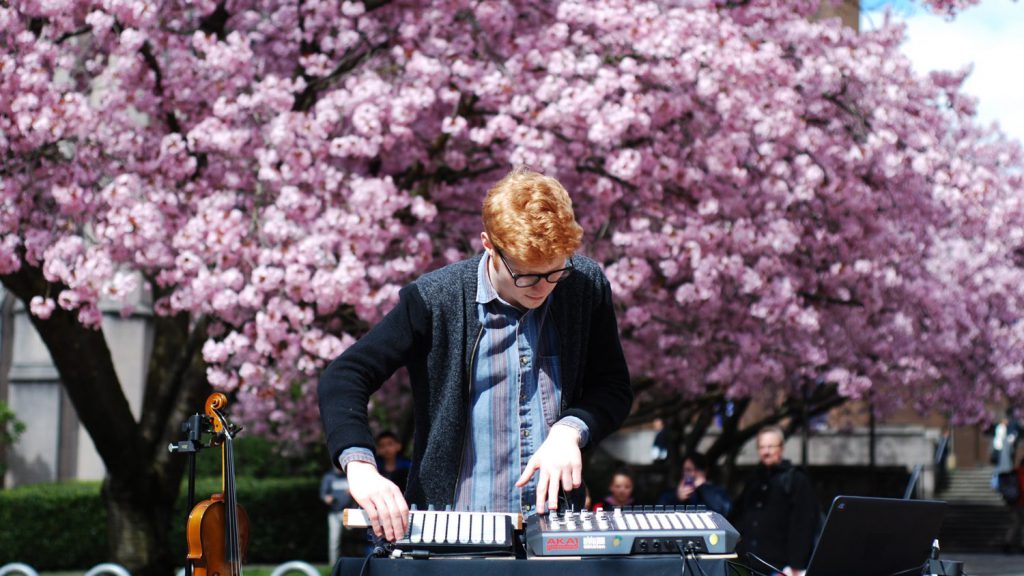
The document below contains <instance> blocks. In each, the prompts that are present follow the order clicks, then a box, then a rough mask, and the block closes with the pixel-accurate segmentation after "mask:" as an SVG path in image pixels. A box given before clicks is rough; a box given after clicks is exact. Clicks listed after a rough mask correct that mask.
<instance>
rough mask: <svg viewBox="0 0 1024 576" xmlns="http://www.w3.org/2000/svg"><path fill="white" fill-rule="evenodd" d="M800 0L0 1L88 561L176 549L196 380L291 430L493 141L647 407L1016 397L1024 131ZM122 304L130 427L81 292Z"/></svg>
mask: <svg viewBox="0 0 1024 576" xmlns="http://www.w3.org/2000/svg"><path fill="white" fill-rule="evenodd" d="M973 3H975V2H971V1H968V0H960V1H956V2H950V1H940V0H932V1H931V2H928V3H927V4H930V5H931V6H932V7H933V8H934V9H936V10H938V11H942V12H944V13H950V14H952V13H955V12H956V11H957V10H960V9H963V8H966V7H967V6H969V5H970V4H973ZM818 4H819V2H818V1H816V0H799V1H787V2H782V1H769V0H748V1H741V0H729V1H726V0H688V1H687V0H677V1H669V0H664V1H660V2H659V1H648V2H643V1H634V0H594V1H587V2H584V1H581V0H563V1H527V0H501V1H494V2H475V1H468V0H434V1H432V2H413V1H409V0H391V1H388V0H365V1H364V2H354V1H341V0H312V1H306V2H302V3H295V2H283V1H280V0H230V1H229V0H222V1H220V2H217V1H214V0H192V1H189V2H179V1H177V0H167V1H157V0H12V1H11V2H9V3H5V4H4V5H3V6H0V42H3V44H4V47H5V50H4V51H3V53H2V54H0V94H2V95H3V98H2V99H0V149H2V150H3V154H4V156H3V158H4V160H3V165H2V172H0V177H2V180H0V280H2V282H3V284H4V286H5V287H6V288H7V289H8V290H10V291H11V292H12V293H14V294H15V295H16V296H17V297H18V298H19V299H21V300H22V301H24V302H25V304H26V306H28V307H29V308H30V310H31V312H32V318H33V322H34V325H35V327H36V329H37V330H38V331H39V333H40V335H41V336H42V337H43V340H44V342H45V343H46V344H47V346H48V347H49V349H50V351H51V354H52V355H53V357H54V362H55V364H56V366H57V368H58V370H59V371H60V374H61V377H62V381H63V384H64V386H65V388H66V389H67V390H68V393H69V395H70V397H71V399H72V402H73V403H74V405H75V408H76V410H77V411H78V413H79V416H80V418H81V419H82V422H83V424H84V425H85V427H86V428H87V430H88V431H89V433H90V435H91V437H92V438H93V440H94V442H95V443H96V446H97V448H98V450H99V452H100V455H101V457H102V458H103V460H104V463H105V464H106V466H107V470H108V478H107V481H106V483H105V494H106V495H107V498H108V508H109V510H110V515H111V519H112V520H111V521H112V523H113V531H112V533H114V534H115V535H116V537H115V538H114V539H113V543H112V546H113V551H112V553H113V557H114V559H115V560H117V561H119V562H121V563H123V564H125V565H126V566H128V567H129V569H130V570H131V571H132V572H133V573H140V574H149V573H153V574H155V573H158V572H161V573H165V572H166V570H168V567H169V566H171V565H172V563H173V560H172V559H170V558H169V556H168V554H169V553H168V551H167V544H166V538H165V536H166V534H167V526H168V525H169V523H170V521H171V519H170V518H169V516H168V515H169V510H170V503H171V502H172V501H173V498H174V496H175V495H176V494H177V490H178V485H179V482H180V478H181V462H180V459H179V458H174V457H171V456H168V455H167V454H166V448H165V447H166V445H167V442H168V441H169V440H173V439H175V438H177V436H178V429H177V426H178V423H179V422H180V421H181V420H182V419H183V418H184V416H185V415H187V414H188V413H190V412H192V411H195V409H196V407H197V406H198V405H201V401H202V398H203V397H204V395H205V393H206V392H207V391H209V389H211V387H212V388H213V389H217V390H221V391H225V392H227V393H229V394H230V395H231V396H232V398H233V399H234V402H235V404H234V406H235V407H237V410H235V414H236V416H237V417H238V418H239V419H240V420H242V421H243V422H244V423H245V424H246V426H247V427H248V429H249V430H250V431H253V432H255V433H260V434H264V435H267V436H270V437H274V438H277V439H278V440H280V441H281V442H282V443H284V444H285V445H288V446H294V447H300V446H303V445H309V444H315V443H318V442H320V438H321V436H320V430H319V419H318V417H317V413H316V399H315V382H316V378H317V375H318V373H319V371H320V370H321V369H322V368H323V367H324V366H325V365H326V363H327V362H329V361H330V360H331V359H333V358H334V357H335V356H336V355H337V354H338V353H339V352H341V351H342V350H344V349H345V347H346V346H347V345H348V344H349V343H351V342H352V341H353V340H354V339H355V338H357V337H358V336H359V335H360V334H361V333H363V332H364V331H365V330H366V329H367V327H368V326H370V325H372V324H373V323H374V322H375V321H377V320H378V319H379V318H380V317H381V315H382V314H383V313H384V312H386V310H387V309H388V307H389V306H390V304H392V303H393V302H394V301H395V298H396V295H397V291H398V289H399V287H400V286H401V285H402V284H403V283H405V282H407V281H409V280H410V279H411V278H413V277H414V276H415V275H416V274H417V273H419V272H421V271H424V270H426V269H429V268H432V267H436V266H439V265H442V264H444V263H446V262H450V261H454V260H457V259H459V258H462V257H465V256H466V255H467V254H470V253H472V252H474V251H476V250H478V249H479V243H478V241H477V237H478V234H479V229H480V221H479V204H480V201H481V199H482V197H483V194H484V192H485V190H486V189H487V187H488V186H489V185H490V184H491V183H492V182H494V181H495V180H496V179H497V178H499V177H500V176H501V175H503V174H504V173H505V172H506V171H507V170H508V169H509V167H510V166H512V165H514V164H520V163H525V164H529V165H531V166H534V167H535V168H537V169H540V170H543V171H545V172H546V173H549V174H551V175H553V176H555V177H557V178H559V179H560V180H561V181H562V182H563V183H564V184H565V185H566V187H567V188H568V189H569V190H570V192H571V193H572V195H573V197H574V202H575V205H576V209H577V214H578V217H579V219H580V221H581V223H582V225H583V226H584V229H585V230H586V237H585V245H584V248H583V251H584V252H586V253H587V254H589V255H591V256H593V257H595V258H597V259H598V260H600V261H601V262H602V263H603V264H604V265H605V266H606V270H607V273H608V276H609V279H610V280H611V282H612V284H613V287H614V289H615V292H616V297H617V300H618V304H619V307H620V327H621V330H622V333H623V337H624V345H625V347H626V350H627V354H628V359H629V362H630V366H631V370H632V372H633V374H634V375H635V376H636V379H637V384H638V387H639V388H640V389H642V390H643V391H644V392H645V394H648V395H650V396H651V397H653V396H658V397H659V398H664V397H665V396H666V395H669V396H673V397H675V398H676V399H678V401H679V402H684V401H685V402H687V403H690V404H692V405H693V406H701V407H706V406H710V405H711V403H713V402H714V401H718V400H720V399H733V400H735V401H737V402H742V403H749V402H759V403H773V404H774V403H779V404H780V405H781V406H782V407H783V410H782V411H781V412H779V413H778V414H779V415H780V417H781V416H782V415H786V414H792V413H793V411H794V410H796V409H797V408H796V407H795V406H796V405H797V404H794V403H792V399H793V398H800V399H801V402H802V406H803V408H802V409H803V410H804V411H806V410H807V409H808V404H809V403H812V404H813V406H812V409H814V410H820V409H825V408H827V407H829V406H834V405H836V404H837V403H840V402H842V401H844V400H846V399H849V398H864V397H871V398H872V399H873V401H874V402H875V403H876V405H877V406H878V407H879V409H880V410H883V409H885V408H887V407H895V406H900V405H920V406H922V407H924V406H927V407H935V406H937V407H938V408H939V409H942V410H944V411H947V412H948V413H950V414H952V415H954V417H956V418H959V419H962V420H964V421H967V420H971V419H976V418H978V417H980V416H981V414H982V410H983V408H984V402H985V401H986V400H993V399H999V398H1014V399H1019V398H1020V397H1021V394H1022V388H1021V372H1022V370H1021V364H1020V360H1019V358H1018V357H1017V355H1015V354H1014V352H1015V351H1016V350H1019V349H1020V347H1019V343H1020V340H1021V336H1022V335H1021V328H1019V323H1018V321H1017V319H1018V318H1019V317H1020V311H1021V302H1020V297H1019V296H1018V292H1019V290H1017V289H1016V287H1017V286H1020V285H1022V282H1021V280H1022V278H1021V271H1020V264H1021V258H1022V255H1024V252H1022V249H1024V248H1022V246H1024V239H1022V238H1021V232H1020V230H1022V229H1024V228H1022V226H1021V224H1022V222H1021V220H1022V211H1021V207H1020V202H1019V201H1018V200H1017V198H1016V197H1015V192H1016V191H1018V190H1020V189H1021V184H1022V182H1021V174H1022V171H1021V166H1022V162H1021V150H1020V145H1019V143H1014V142H1009V141H1007V140H1006V139H1005V137H1004V136H1002V135H1001V134H1000V133H999V132H998V131H997V130H994V129H992V128H986V127H983V126H980V125H978V123H977V122H976V120H975V117H974V103H973V102H972V100H971V99H970V98H969V97H967V96H965V95H963V94H962V93H961V92H960V86H961V83H962V81H963V78H964V72H955V71H954V72H949V73H937V74H932V75H928V76H923V75H920V74H918V73H916V72H915V71H914V70H913V69H912V67H911V66H910V64H909V62H908V60H907V59H906V58H905V57H903V56H902V55H901V54H900V51H899V47H900V43H901V41H902V39H903V30H902V29H901V28H900V27H899V26H895V25H886V26H883V27H882V28H880V29H879V30H876V31H870V32H864V33H861V34H857V33H855V32H854V31H851V30H849V29H846V28H844V27H842V26H841V25H840V24H839V23H838V22H836V21H822V22H815V21H811V20H810V19H809V18H808V17H809V16H810V15H811V14H813V13H814V11H815V10H816V9H817V7H818ZM138 294H143V296H144V299H148V301H151V302H152V305H153V309H154V310H155V312H156V318H155V320H154V330H155V345H154V352H153V357H152V359H151V360H150V365H149V366H150V369H149V378H148V381H147V383H146V390H145V398H144V401H143V410H142V415H141V417H140V418H139V419H138V421H136V420H135V419H134V418H133V417H132V415H131V412H130V411H129V409H128V404H127V401H126V400H125V398H124V394H123V392H122V391H121V390H120V385H119V383H118V379H117V376H116V373H115V372H114V370H113V364H112V362H111V360H110V353H109V350H108V349H107V347H106V343H105V341H104V339H103V337H102V331H101V321H102V314H101V312H100V303H101V302H111V301H112V302H116V303H120V305H121V306H122V307H123V312H124V313H125V314H130V313H131V312H132V306H133V303H134V302H136V301H137V295H138ZM383 399H384V400H385V401H387V400H388V399H389V397H388V395H387V394H384V395H383ZM703 414H704V415H705V417H706V415H707V411H704V412H703Z"/></svg>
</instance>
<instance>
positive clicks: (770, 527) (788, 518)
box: [733, 426, 820, 576]
mask: <svg viewBox="0 0 1024 576" xmlns="http://www.w3.org/2000/svg"><path fill="white" fill-rule="evenodd" d="M784 443H785V435H784V434H783V432H782V429H781V428H778V427H776V426H769V427H766V428H764V429H762V430H761V431H760V432H758V434H757V455H758V459H759V460H760V463H759V464H758V466H757V468H756V469H755V470H754V473H753V475H752V476H751V477H750V479H749V480H747V483H746V485H745V486H744V487H743V493H742V494H740V497H739V499H738V500H737V502H736V506H735V508H734V510H733V513H734V518H733V523H734V525H735V526H736V529H737V530H739V533H740V543H739V545H738V546H737V553H738V554H739V555H740V557H741V558H744V559H745V560H747V561H748V562H749V563H750V564H751V565H755V566H760V565H762V562H767V563H768V564H769V565H770V566H771V567H772V568H773V569H778V570H782V571H783V572H784V573H786V574H792V575H793V576H800V574H802V573H803V571H804V570H806V569H807V563H808V562H810V559H811V552H812V551H813V549H814V539H815V532H816V531H817V528H818V521H819V518H820V511H819V507H818V500H817V497H816V496H815V494H814V486H813V485H812V484H811V480H810V478H808V477H807V475H806V474H804V473H803V471H801V470H800V469H799V468H796V467H795V466H793V464H792V463H790V461H789V460H783V459H782V453H783V446H784ZM751 554H753V555H754V556H756V558H755V557H751V556H749V555H751ZM758 559H760V560H758Z"/></svg>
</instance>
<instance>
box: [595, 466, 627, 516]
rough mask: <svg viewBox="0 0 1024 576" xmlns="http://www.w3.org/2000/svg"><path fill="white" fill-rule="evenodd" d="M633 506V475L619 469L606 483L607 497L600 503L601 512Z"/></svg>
mask: <svg viewBox="0 0 1024 576" xmlns="http://www.w3.org/2000/svg"><path fill="white" fill-rule="evenodd" d="M632 505H633V475H632V474H630V473H629V471H628V470H626V469H624V468H620V469H619V470H616V471H615V473H614V474H612V479H611V482H609V483H608V495H607V496H605V498H604V500H602V501H601V508H600V509H602V510H613V509H615V508H622V507H623V506H632Z"/></svg>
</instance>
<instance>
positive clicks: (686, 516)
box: [676, 512, 694, 530]
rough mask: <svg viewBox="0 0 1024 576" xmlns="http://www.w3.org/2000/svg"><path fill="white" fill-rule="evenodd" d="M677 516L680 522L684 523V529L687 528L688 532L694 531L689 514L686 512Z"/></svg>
mask: <svg viewBox="0 0 1024 576" xmlns="http://www.w3.org/2000/svg"><path fill="white" fill-rule="evenodd" d="M676 516H679V521H680V522H682V523H683V528H686V529H687V530H693V529H694V525H693V521H692V520H690V515H689V514H687V513H686V512H679V513H678V514H676Z"/></svg>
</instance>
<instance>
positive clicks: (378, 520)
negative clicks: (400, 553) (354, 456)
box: [346, 461, 409, 542]
mask: <svg viewBox="0 0 1024 576" xmlns="http://www.w3.org/2000/svg"><path fill="white" fill-rule="evenodd" d="M346 474H347V475H348V487H349V493H350V494H351V495H352V498H353V499H354V500H355V501H356V503H357V504H359V506H360V507H362V509H363V510H364V511H366V516H367V518H369V519H370V523H371V525H372V526H373V533H374V534H376V535H377V537H378V538H380V537H383V538H384V539H385V540H388V541H389V542H394V541H396V540H398V539H399V538H401V537H402V536H404V535H405V532H406V530H408V528H409V505H408V504H406V503H405V496H403V495H402V491H401V490H399V489H398V486H396V485H395V483H394V482H392V481H391V480H388V479H387V478H385V477H383V476H381V475H380V472H378V471H377V467H376V466H374V465H373V464H370V463H369V462H359V461H355V462H349V464H348V466H347V470H346Z"/></svg>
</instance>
